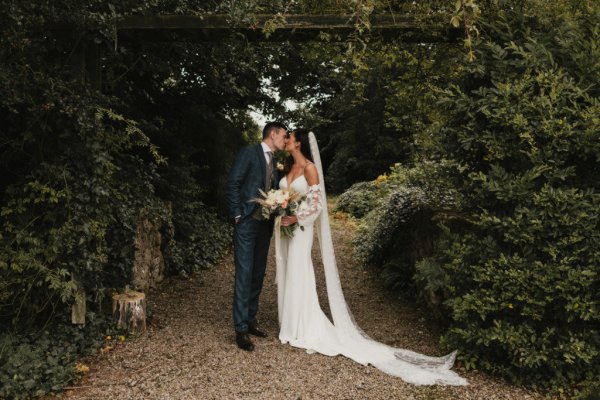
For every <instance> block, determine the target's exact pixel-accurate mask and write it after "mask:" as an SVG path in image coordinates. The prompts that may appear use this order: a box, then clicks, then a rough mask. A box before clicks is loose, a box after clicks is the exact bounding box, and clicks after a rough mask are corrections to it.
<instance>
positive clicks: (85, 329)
mask: <svg viewBox="0 0 600 400" xmlns="http://www.w3.org/2000/svg"><path fill="white" fill-rule="evenodd" d="M87 320H88V323H87V324H86V325H85V326H75V325H71V324H70V323H69V321H68V320H67V319H66V318H63V317H61V318H57V319H56V320H55V321H53V324H52V325H51V326H47V327H46V329H44V330H43V331H41V332H39V333H21V334H17V333H6V332H4V333H0V398H6V399H25V398H31V397H34V396H35V397H37V396H41V395H44V394H47V393H56V392H59V391H60V390H61V388H63V387H64V386H66V385H68V384H69V383H70V382H72V381H73V380H75V379H76V378H77V377H78V375H79V374H80V373H81V372H82V371H78V370H77V368H76V361H77V360H78V359H79V357H81V355H88V354H93V352H94V351H95V349H96V348H98V347H99V346H100V345H101V344H102V343H103V342H104V340H105V337H106V335H112V336H114V337H115V339H116V335H115V334H116V333H119V332H117V331H115V330H114V328H112V323H111V321H110V319H107V318H105V317H103V316H102V315H100V314H93V313H88V315H87Z"/></svg>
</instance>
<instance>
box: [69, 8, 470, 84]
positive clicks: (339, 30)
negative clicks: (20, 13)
mask: <svg viewBox="0 0 600 400" xmlns="http://www.w3.org/2000/svg"><path fill="white" fill-rule="evenodd" d="M282 17H283V20H284V21H285V22H283V23H281V24H277V27H276V29H275V30H274V31H273V32H271V33H270V34H268V35H267V34H265V33H264V32H263V29H262V28H263V27H264V26H265V24H267V23H269V22H272V21H274V19H275V16H274V15H267V14H262V15H253V16H252V18H250V19H251V20H253V21H254V22H253V23H252V24H251V25H241V24H236V23H234V22H232V21H231V20H230V19H229V17H228V16H227V15H225V14H207V15H157V16H129V17H126V18H124V19H122V20H120V21H119V22H117V26H116V30H117V39H118V41H119V42H121V41H124V42H128V41H151V42H158V43H160V42H165V43H167V42H176V41H181V42H184V41H185V42H218V41H222V40H240V39H243V40H246V41H254V42H260V41H263V42H264V41H271V42H277V41H279V42H284V41H290V42H302V41H310V40H321V38H322V36H323V34H326V35H329V36H328V37H329V39H328V40H333V41H344V40H348V39H349V38H350V37H351V35H353V34H355V33H356V32H357V31H356V17H355V16H353V15H335V14H314V15H313V14H305V15H298V14H292V15H284V16H282ZM369 23H370V28H369V30H368V32H366V33H363V35H364V37H367V36H368V37H370V38H371V39H373V40H380V41H390V40H399V41H403V42H418V43H431V42H454V41H456V40H457V39H458V38H460V37H461V34H462V32H461V30H460V29H456V28H453V27H452V26H451V24H450V23H449V21H447V16H446V15H428V16H423V15H417V14H405V15H395V14H385V15H382V14H377V15H371V16H370V18H369ZM63 29H67V30H68V29H69V28H68V27H63ZM100 60H101V49H100V47H99V46H98V45H96V44H93V43H86V42H81V43H80V45H79V46H78V48H77V50H76V51H75V52H74V56H73V57H72V67H73V72H74V74H76V76H78V77H79V79H80V81H81V82H82V83H84V84H88V85H91V86H92V87H94V88H97V89H100V87H101V84H102V65H101V61H100Z"/></svg>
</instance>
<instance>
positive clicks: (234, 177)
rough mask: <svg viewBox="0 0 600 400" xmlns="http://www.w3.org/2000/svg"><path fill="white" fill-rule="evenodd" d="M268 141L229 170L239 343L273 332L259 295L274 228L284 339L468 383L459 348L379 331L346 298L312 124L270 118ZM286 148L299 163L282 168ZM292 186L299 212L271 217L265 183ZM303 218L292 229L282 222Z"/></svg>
mask: <svg viewBox="0 0 600 400" xmlns="http://www.w3.org/2000/svg"><path fill="white" fill-rule="evenodd" d="M262 136H263V139H262V142H261V143H260V144H258V145H252V146H248V147H244V148H242V149H241V150H240V152H239V153H238V154H237V156H236V158H235V161H234V163H233V166H232V168H231V171H230V174H229V180H228V184H227V195H226V196H227V202H228V206H229V213H230V217H231V219H232V221H234V224H235V227H234V238H233V245H234V259H235V284H234V295H233V322H234V328H235V337H236V343H237V345H238V347H239V348H241V349H242V350H246V351H253V350H254V348H255V346H254V343H253V342H252V340H251V339H250V335H252V336H256V337H263V338H264V337H267V333H266V332H265V331H264V330H263V329H261V328H260V326H259V325H258V324H257V319H256V314H257V312H258V300H259V296H260V292H261V290H262V286H263V280H264V276H265V269H266V265H267V255H268V252H269V245H270V242H271V236H272V235H273V234H274V235H275V260H276V266H277V280H276V281H277V306H278V319H279V340H280V341H281V343H283V344H289V345H291V346H294V347H298V348H302V349H305V350H306V351H307V352H309V353H315V352H316V353H321V354H324V355H328V356H337V355H343V356H345V357H348V358H350V359H352V360H354V361H356V362H358V363H360V364H363V365H368V364H371V365H373V366H374V367H376V368H378V369H379V370H381V371H383V372H385V373H387V374H390V375H393V376H397V377H399V378H401V379H403V380H404V381H406V382H409V383H412V384H416V385H433V384H440V385H466V384H467V381H466V379H464V378H462V377H460V376H459V375H458V374H456V373H455V372H453V371H451V368H452V366H453V364H454V359H455V356H456V352H452V353H450V354H448V355H446V356H443V357H430V356H426V355H423V354H419V353H416V352H413V351H410V350H405V349H400V348H395V347H391V346H388V345H385V344H383V343H380V342H377V341H375V340H373V339H371V338H370V337H369V336H368V335H367V334H365V333H364V332H363V331H362V330H361V329H360V327H359V326H358V325H357V324H356V322H355V321H354V318H353V316H352V314H351V312H350V310H349V309H348V305H347V304H346V301H345V299H344V294H343V291H342V286H341V283H340V278H339V274H338V269H337V263H336V260H335V253H334V248H333V242H332V239H331V228H330V225H329V213H328V211H327V197H326V193H325V184H324V177H323V168H322V165H321V156H320V154H319V147H318V144H317V140H316V138H315V135H314V134H313V133H312V132H309V131H307V130H305V129H294V130H292V131H290V132H288V131H287V128H286V126H285V125H284V124H282V123H280V122H269V123H267V124H266V125H265V127H264V129H263V133H262ZM277 150H285V151H286V152H288V153H289V154H290V156H291V157H290V159H291V163H290V162H288V163H286V165H287V166H286V168H285V169H284V170H283V171H281V172H280V171H279V170H277V169H276V168H274V166H273V164H274V162H273V153H274V152H275V151H277ZM270 189H282V190H292V191H294V192H296V193H298V194H300V195H301V196H302V198H303V199H304V200H303V201H302V202H301V203H300V205H299V206H298V208H297V210H296V212H295V215H290V216H283V217H277V218H265V217H264V216H263V215H262V212H261V207H260V205H259V204H258V203H257V202H256V201H255V200H256V199H258V198H260V195H261V191H263V192H265V193H266V192H268V191H269V190H270ZM294 224H297V225H298V226H300V227H302V229H295V230H294V231H293V235H292V236H291V237H286V236H282V235H281V232H280V231H281V229H280V228H281V227H287V226H292V225H294ZM315 230H316V231H317V235H318V238H319V245H320V249H321V257H322V260H323V266H324V269H325V281H326V287H327V298H328V301H329V307H330V310H331V315H332V320H333V321H332V320H330V319H329V318H328V317H327V315H325V313H324V312H323V311H322V309H321V306H320V304H319V299H318V297H317V287H316V282H315V272H314V267H313V263H312V258H311V249H312V245H313V237H314V232H315Z"/></svg>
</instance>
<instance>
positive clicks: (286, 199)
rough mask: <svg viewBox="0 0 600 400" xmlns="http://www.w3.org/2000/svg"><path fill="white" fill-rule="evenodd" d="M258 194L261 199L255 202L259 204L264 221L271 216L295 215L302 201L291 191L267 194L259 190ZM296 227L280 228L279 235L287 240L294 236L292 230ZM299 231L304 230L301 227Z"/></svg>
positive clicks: (277, 191) (281, 190) (300, 197)
mask: <svg viewBox="0 0 600 400" xmlns="http://www.w3.org/2000/svg"><path fill="white" fill-rule="evenodd" d="M260 194H261V196H262V197H263V198H261V199H256V202H257V203H258V204H260V206H261V213H262V216H263V217H264V218H265V219H269V218H270V217H271V215H275V216H281V217H283V216H286V215H288V216H289V215H295V214H296V211H298V207H299V206H300V203H301V202H302V200H303V197H302V196H301V195H300V194H299V193H297V192H295V191H293V190H285V189H279V190H275V189H271V190H269V192H268V193H265V192H263V191H262V190H260ZM297 225H298V224H294V225H290V226H282V227H281V234H282V235H283V236H284V237H288V238H290V237H292V236H294V229H296V226H297ZM300 229H304V227H302V226H301V227H300Z"/></svg>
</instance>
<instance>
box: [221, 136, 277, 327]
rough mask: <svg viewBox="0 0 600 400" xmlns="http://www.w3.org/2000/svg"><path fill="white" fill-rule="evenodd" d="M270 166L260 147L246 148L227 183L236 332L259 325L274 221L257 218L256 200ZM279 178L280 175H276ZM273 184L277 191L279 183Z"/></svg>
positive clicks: (242, 150) (264, 183) (263, 187)
mask: <svg viewBox="0 0 600 400" xmlns="http://www.w3.org/2000/svg"><path fill="white" fill-rule="evenodd" d="M266 168H267V162H266V160H265V155H264V151H263V148H262V146H261V145H260V144H258V145H254V146H248V147H244V148H243V149H241V150H240V152H239V153H238V154H237V156H236V158H235V161H234V163H233V166H232V167H231V171H230V172H229V180H228V183H227V203H228V206H229V216H230V217H231V219H232V220H233V219H234V218H235V217H236V216H240V220H239V222H238V223H237V224H235V229H234V236H233V246H234V258H235V285H234V294H233V322H234V327H235V330H236V332H246V331H248V326H249V325H252V324H255V323H256V313H257V312H258V298H259V296H260V292H261V290H262V286H263V280H264V277H265V269H266V267H267V255H268V253H269V243H270V241H271V235H272V233H273V220H272V219H271V220H265V219H262V218H260V219H259V218H257V215H259V214H260V213H259V212H258V210H257V209H258V207H259V205H258V204H257V203H256V202H255V201H253V199H256V198H259V197H260V192H259V189H261V190H263V191H264V190H265V189H266V186H267V182H265V176H266ZM274 175H277V174H274ZM274 180H275V182H272V183H271V187H274V186H275V184H277V183H278V180H277V179H274Z"/></svg>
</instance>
